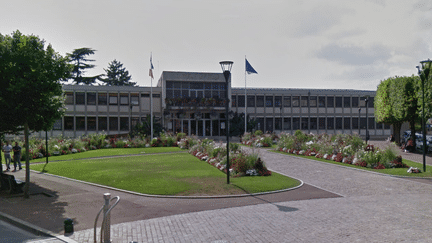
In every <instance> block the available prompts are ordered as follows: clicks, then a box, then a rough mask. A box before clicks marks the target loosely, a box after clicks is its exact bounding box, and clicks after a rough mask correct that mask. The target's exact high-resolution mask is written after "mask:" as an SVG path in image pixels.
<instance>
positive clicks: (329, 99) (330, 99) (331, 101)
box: [327, 96, 334, 129]
mask: <svg viewBox="0 0 432 243" xmlns="http://www.w3.org/2000/svg"><path fill="white" fill-rule="evenodd" d="M327 107H334V97H333V96H331V97H330V96H327ZM332 129H333V128H332Z"/></svg>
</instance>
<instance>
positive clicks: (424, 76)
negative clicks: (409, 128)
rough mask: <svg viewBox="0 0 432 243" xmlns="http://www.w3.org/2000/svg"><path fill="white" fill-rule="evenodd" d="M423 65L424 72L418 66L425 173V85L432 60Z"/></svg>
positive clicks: (424, 168) (424, 169) (424, 167)
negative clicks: (420, 84) (420, 86)
mask: <svg viewBox="0 0 432 243" xmlns="http://www.w3.org/2000/svg"><path fill="white" fill-rule="evenodd" d="M420 63H421V65H422V70H420V67H419V66H417V69H418V74H419V76H420V79H421V81H422V121H421V123H422V128H423V171H424V172H426V125H425V111H424V110H425V94H424V93H425V88H424V84H425V82H427V81H428V77H429V72H430V69H431V64H432V60H430V59H428V60H426V61H421V62H420Z"/></svg>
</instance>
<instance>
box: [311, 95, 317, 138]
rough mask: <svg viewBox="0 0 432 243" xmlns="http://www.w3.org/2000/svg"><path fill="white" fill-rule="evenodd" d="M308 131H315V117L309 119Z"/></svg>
mask: <svg viewBox="0 0 432 243" xmlns="http://www.w3.org/2000/svg"><path fill="white" fill-rule="evenodd" d="M315 98H316V97H315ZM310 129H311V130H316V129H317V118H316V117H311V118H310Z"/></svg>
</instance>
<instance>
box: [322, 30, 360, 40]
mask: <svg viewBox="0 0 432 243" xmlns="http://www.w3.org/2000/svg"><path fill="white" fill-rule="evenodd" d="M366 33H367V31H366V29H363V28H355V29H350V30H343V31H339V32H337V33H335V34H332V35H331V36H330V37H331V38H332V39H334V40H340V39H343V38H349V37H354V36H360V35H363V34H366Z"/></svg>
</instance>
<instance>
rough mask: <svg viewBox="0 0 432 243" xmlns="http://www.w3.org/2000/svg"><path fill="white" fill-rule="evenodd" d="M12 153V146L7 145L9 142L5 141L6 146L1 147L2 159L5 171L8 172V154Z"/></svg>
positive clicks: (9, 161)
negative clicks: (3, 159)
mask: <svg viewBox="0 0 432 243" xmlns="http://www.w3.org/2000/svg"><path fill="white" fill-rule="evenodd" d="M11 151H12V146H11V145H10V144H9V141H6V145H5V146H3V152H4V158H5V163H6V170H5V172H6V171H9V170H10V163H11V156H10V152H11Z"/></svg>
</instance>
